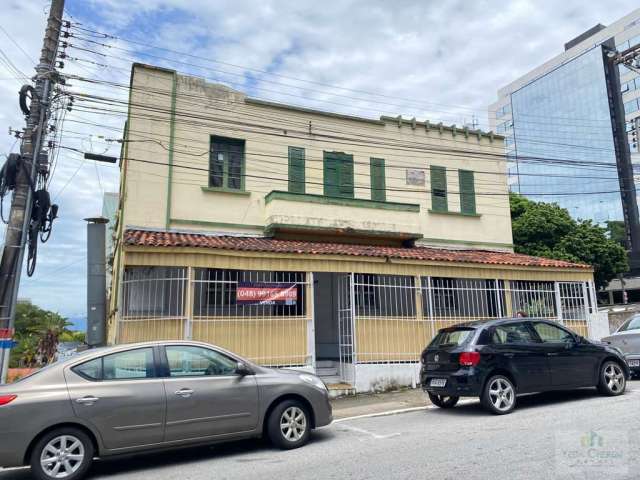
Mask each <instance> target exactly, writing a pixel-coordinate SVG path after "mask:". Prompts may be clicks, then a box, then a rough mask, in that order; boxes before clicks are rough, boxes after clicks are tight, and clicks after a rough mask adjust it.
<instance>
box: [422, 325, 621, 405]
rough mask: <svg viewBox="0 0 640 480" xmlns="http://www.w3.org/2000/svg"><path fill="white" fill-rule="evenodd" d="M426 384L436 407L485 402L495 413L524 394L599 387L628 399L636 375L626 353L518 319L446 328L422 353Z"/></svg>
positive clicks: (561, 329)
mask: <svg viewBox="0 0 640 480" xmlns="http://www.w3.org/2000/svg"><path fill="white" fill-rule="evenodd" d="M421 361H422V369H421V371H420V379H421V383H422V388H423V389H424V390H425V391H426V392H427V393H428V395H429V398H430V400H431V402H432V403H433V404H435V405H437V406H439V407H441V408H451V407H453V406H455V405H456V403H457V402H458V399H459V398H460V397H480V400H481V402H482V405H483V406H484V407H485V408H487V409H488V410H489V411H491V412H493V413H495V414H505V413H509V412H511V411H512V410H513V409H514V408H515V406H516V396H517V395H519V394H522V393H534V392H545V391H549V390H569V389H575V388H583V387H597V388H598V390H599V391H600V392H601V393H603V394H604V395H610V396H615V395H622V394H623V393H624V391H625V387H626V382H627V379H628V378H629V375H630V372H629V367H628V365H627V363H626V362H625V359H624V356H623V354H622V352H620V350H618V349H617V348H615V347H611V346H609V345H606V344H603V343H596V342H591V341H589V340H587V339H585V338H583V337H581V336H580V335H578V334H576V333H574V332H572V331H571V330H568V329H567V328H565V327H563V326H562V325H560V324H558V323H555V322H551V321H548V320H538V319H532V318H517V319H515V318H511V319H500V320H489V321H482V322H472V323H467V324H461V325H456V326H453V327H449V328H444V329H442V330H440V331H439V332H438V334H437V335H436V336H435V337H434V339H433V341H432V342H431V343H430V344H429V346H428V347H427V348H426V349H425V350H424V351H423V352H422V357H421Z"/></svg>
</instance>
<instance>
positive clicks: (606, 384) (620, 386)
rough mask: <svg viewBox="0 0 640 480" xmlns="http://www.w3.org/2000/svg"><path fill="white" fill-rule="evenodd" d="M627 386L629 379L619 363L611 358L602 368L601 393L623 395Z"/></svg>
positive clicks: (599, 386)
mask: <svg viewBox="0 0 640 480" xmlns="http://www.w3.org/2000/svg"><path fill="white" fill-rule="evenodd" d="M626 388H627V379H626V378H625V376H624V371H623V370H622V367H621V366H620V364H619V363H617V362H614V361H613V360H609V361H608V362H604V364H603V365H602V368H601V369H600V383H599V384H598V390H599V391H600V393H602V394H604V395H609V396H612V397H613V396H616V395H622V394H623V393H624V391H625V389H626Z"/></svg>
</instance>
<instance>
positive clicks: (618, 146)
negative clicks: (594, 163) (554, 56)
mask: <svg viewBox="0 0 640 480" xmlns="http://www.w3.org/2000/svg"><path fill="white" fill-rule="evenodd" d="M607 43H608V45H607ZM603 46H604V48H605V50H604V51H605V71H606V78H607V85H608V87H607V90H608V93H609V106H610V109H611V112H612V114H611V121H612V126H613V131H614V149H615V152H616V164H617V168H618V180H619V185H620V196H621V200H622V212H623V216H624V224H625V229H626V233H627V245H628V247H629V267H630V272H631V274H632V275H638V274H640V216H639V214H638V201H637V198H636V187H635V182H634V178H633V165H632V164H631V152H630V150H629V141H628V137H627V130H626V128H625V118H624V105H623V102H622V93H621V91H620V73H619V71H618V65H625V66H626V67H627V68H629V69H631V70H635V71H639V68H638V66H637V59H638V57H639V56H640V46H635V47H632V48H629V49H627V50H624V51H622V52H617V51H616V50H615V46H614V45H613V41H607V42H605V43H603Z"/></svg>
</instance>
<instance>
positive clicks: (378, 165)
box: [370, 158, 387, 202]
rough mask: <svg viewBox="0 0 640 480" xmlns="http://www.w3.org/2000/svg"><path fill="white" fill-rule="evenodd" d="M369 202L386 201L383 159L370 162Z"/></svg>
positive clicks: (373, 159)
mask: <svg viewBox="0 0 640 480" xmlns="http://www.w3.org/2000/svg"><path fill="white" fill-rule="evenodd" d="M370 175H371V200H378V201H379V202H384V201H386V199H387V194H386V190H385V188H386V180H385V172H384V158H372V159H371V160H370Z"/></svg>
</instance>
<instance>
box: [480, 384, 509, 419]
mask: <svg viewBox="0 0 640 480" xmlns="http://www.w3.org/2000/svg"><path fill="white" fill-rule="evenodd" d="M480 401H481V402H482V406H483V407H484V408H486V409H487V410H489V411H490V412H491V413H495V414H496V415H504V414H506V413H511V412H512V411H513V409H514V408H516V387H515V385H514V384H513V382H512V381H511V380H510V379H509V378H508V377H505V376H504V375H493V376H492V377H491V378H489V380H487V383H486V384H485V386H484V390H483V391H482V396H481V397H480Z"/></svg>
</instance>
